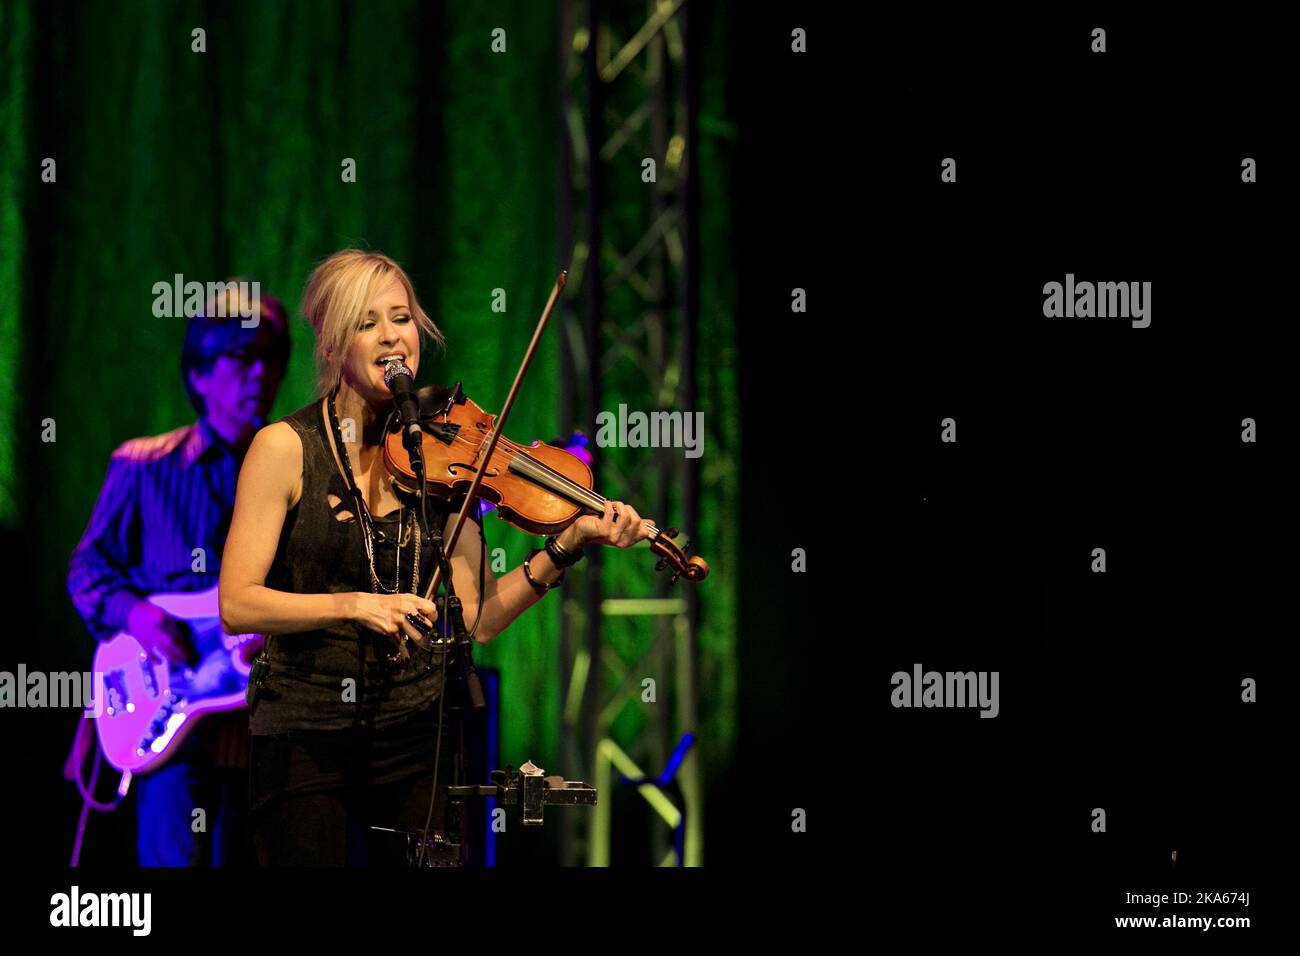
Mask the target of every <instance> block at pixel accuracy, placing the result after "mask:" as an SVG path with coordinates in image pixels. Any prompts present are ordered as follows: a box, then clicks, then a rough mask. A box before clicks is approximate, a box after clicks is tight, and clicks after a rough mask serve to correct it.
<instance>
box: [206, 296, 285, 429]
mask: <svg viewBox="0 0 1300 956" xmlns="http://www.w3.org/2000/svg"><path fill="white" fill-rule="evenodd" d="M276 344H277V339H276V335H275V332H274V331H273V330H272V328H271V323H270V322H269V321H263V322H261V323H259V325H258V329H257V333H256V334H255V335H253V336H250V337H249V338H247V339H245V340H243V341H237V342H234V343H232V345H231V348H230V351H229V353H228V354H222V355H218V356H217V357H216V358H215V359H214V360H213V362H212V369H211V371H209V372H207V373H206V374H204V373H198V372H196V373H192V377H191V381H192V382H193V383H194V386H195V389H196V390H197V391H198V392H199V393H200V394H201V395H202V396H203V404H204V408H205V409H206V412H207V415H208V418H209V419H210V420H211V421H212V422H213V423H214V424H215V425H217V427H218V430H220V431H221V432H222V434H224V435H227V436H231V435H239V434H242V433H247V432H251V431H256V430H257V429H258V428H261V427H262V426H263V425H264V424H266V418H267V416H268V415H269V414H270V412H271V406H272V405H273V404H275V395H276V392H278V391H279V389H280V382H281V381H282V380H283V378H284V368H285V362H284V359H283V358H282V357H281V356H280V355H279V354H277V352H276Z"/></svg>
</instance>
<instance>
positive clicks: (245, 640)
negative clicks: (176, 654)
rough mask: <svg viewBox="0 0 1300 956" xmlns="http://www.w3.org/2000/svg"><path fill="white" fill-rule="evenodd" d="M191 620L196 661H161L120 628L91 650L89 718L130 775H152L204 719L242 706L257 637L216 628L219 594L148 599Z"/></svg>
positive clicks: (108, 754)
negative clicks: (95, 693)
mask: <svg viewBox="0 0 1300 956" xmlns="http://www.w3.org/2000/svg"><path fill="white" fill-rule="evenodd" d="M148 600H149V602H150V603H151V604H156V605H157V606H158V607H160V608H162V609H163V610H164V611H166V612H167V613H168V614H170V615H171V616H172V617H176V618H180V619H181V620H183V621H186V622H188V623H189V626H190V633H191V637H192V639H193V641H194V647H195V649H196V650H197V651H198V653H199V658H200V660H199V664H198V666H197V667H194V668H190V667H186V666H185V665H184V664H170V663H168V662H163V663H159V662H157V661H154V660H152V659H151V658H150V657H149V655H148V653H147V652H146V651H145V649H144V648H143V647H141V645H140V642H139V641H137V640H136V639H135V638H134V637H132V636H131V635H130V634H128V633H127V632H126V631H119V632H118V633H117V634H115V635H114V636H113V637H112V638H111V639H109V640H107V641H103V642H102V643H101V644H100V645H99V647H98V649H97V650H96V651H95V661H94V671H95V673H97V674H102V675H103V677H104V701H103V705H102V706H103V711H102V713H100V715H99V717H98V719H96V721H95V727H96V730H97V732H98V733H99V742H100V746H101V747H102V748H103V750H104V756H105V758H106V759H107V760H108V762H109V763H110V764H111V765H112V766H114V767H116V768H117V769H118V770H123V771H126V770H129V771H131V772H132V773H133V774H141V773H149V772H150V771H152V770H157V769H158V768H159V767H161V766H162V765H163V764H164V763H166V762H167V760H168V759H170V758H171V756H172V755H173V754H174V753H175V752H176V751H177V749H178V748H179V747H180V745H181V742H182V741H183V740H184V739H185V737H186V736H187V735H188V734H189V732H190V731H191V730H193V729H194V726H195V724H197V723H198V721H199V719H200V718H202V717H203V716H204V715H205V714H211V713H216V712H219V711H226V710H239V709H241V708H243V707H245V706H246V704H245V700H244V695H245V692H246V691H247V689H248V672H249V669H250V663H251V660H252V657H253V656H254V655H255V654H256V653H257V651H258V649H259V648H260V646H261V643H262V642H261V637H262V635H260V634H235V635H230V634H227V633H225V632H224V631H223V630H222V629H221V617H220V609H219V606H218V603H217V589H216V587H215V586H214V587H212V588H210V589H209V590H207V591H196V592H192V593H178V594H155V595H153V596H151V597H150V598H148Z"/></svg>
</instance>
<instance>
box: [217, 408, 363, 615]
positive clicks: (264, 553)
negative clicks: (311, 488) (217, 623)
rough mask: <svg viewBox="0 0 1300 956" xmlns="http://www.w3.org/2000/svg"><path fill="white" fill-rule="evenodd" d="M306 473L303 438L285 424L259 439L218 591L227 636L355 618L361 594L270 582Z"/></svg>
mask: <svg viewBox="0 0 1300 956" xmlns="http://www.w3.org/2000/svg"><path fill="white" fill-rule="evenodd" d="M301 474H302V441H301V440H300V439H299V438H298V434H297V432H295V431H294V430H293V428H292V427H291V426H289V425H287V424H285V423H284V422H276V423H274V424H272V425H268V426H266V427H265V428H263V429H262V430H261V431H259V432H258V433H257V434H256V435H255V436H254V437H253V443H252V445H251V446H249V449H248V454H247V455H246V456H245V458H244V464H243V467H242V468H241V469H240V471H239V487H238V490H237V491H236V493H235V513H234V516H233V517H232V518H231V522H230V533H229V534H228V535H227V536H226V548H225V551H224V553H223V554H222V557H221V579H220V584H219V589H218V596H219V599H220V604H221V626H222V628H223V629H224V630H225V631H226V633H228V634H245V633H256V634H294V633H297V632H300V631H311V630H316V629H317V628H325V627H332V626H334V625H337V624H342V623H345V622H348V621H351V620H353V619H354V615H355V612H356V606H355V605H356V598H357V595H356V594H355V593H352V594H292V593H289V592H286V591H275V590H272V589H271V588H268V587H266V586H265V582H266V575H267V572H268V571H270V569H271V562H272V561H273V560H275V552H276V548H277V547H278V546H279V542H280V531H281V529H282V528H283V527H284V519H285V516H286V515H287V514H288V513H289V506H290V503H291V501H292V498H293V493H294V489H295V488H296V487H297V484H298V478H299V476H300V475H301Z"/></svg>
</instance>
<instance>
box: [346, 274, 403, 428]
mask: <svg viewBox="0 0 1300 956" xmlns="http://www.w3.org/2000/svg"><path fill="white" fill-rule="evenodd" d="M390 355H397V356H400V357H401V359H402V361H403V362H404V363H405V364H406V367H407V368H409V369H410V370H411V374H412V376H414V375H415V373H416V372H418V371H419V370H420V329H419V326H417V325H416V324H415V319H414V317H413V316H412V315H411V303H410V300H409V298H408V297H407V295H406V288H405V287H404V286H403V285H402V280H401V279H399V278H397V276H393V277H392V280H391V281H390V282H389V283H388V285H387V286H386V287H385V288H384V289H383V290H382V291H381V292H379V293H378V294H377V295H376V296H375V297H374V298H372V299H371V300H370V301H369V302H368V303H367V304H366V317H365V318H364V319H363V320H362V322H361V329H360V330H359V331H358V332H357V334H356V336H355V337H354V338H353V339H352V344H351V346H349V347H348V354H347V356H346V358H345V359H344V362H343V378H344V380H345V381H346V382H347V383H348V384H349V385H351V386H352V388H353V389H355V390H356V392H357V393H358V394H360V395H361V397H362V398H364V399H366V401H369V402H372V403H374V404H382V403H383V402H387V401H388V400H389V399H391V398H392V397H393V395H392V392H390V391H389V390H388V386H387V385H385V384H384V363H383V362H381V361H380V359H382V358H385V357H387V356H390Z"/></svg>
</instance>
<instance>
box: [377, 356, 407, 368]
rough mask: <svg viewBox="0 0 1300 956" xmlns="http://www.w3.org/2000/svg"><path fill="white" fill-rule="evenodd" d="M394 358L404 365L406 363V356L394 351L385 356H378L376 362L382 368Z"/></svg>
mask: <svg viewBox="0 0 1300 956" xmlns="http://www.w3.org/2000/svg"><path fill="white" fill-rule="evenodd" d="M394 359H396V360H397V361H399V362H401V363H402V364H403V365H405V364H406V356H405V355H402V354H401V353H400V352H393V353H391V354H389V355H385V356H383V357H382V358H377V359H375V364H376V365H378V366H379V367H380V368H383V367H384V366H386V365H387V364H388V363H389V362H391V361H393V360H394Z"/></svg>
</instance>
